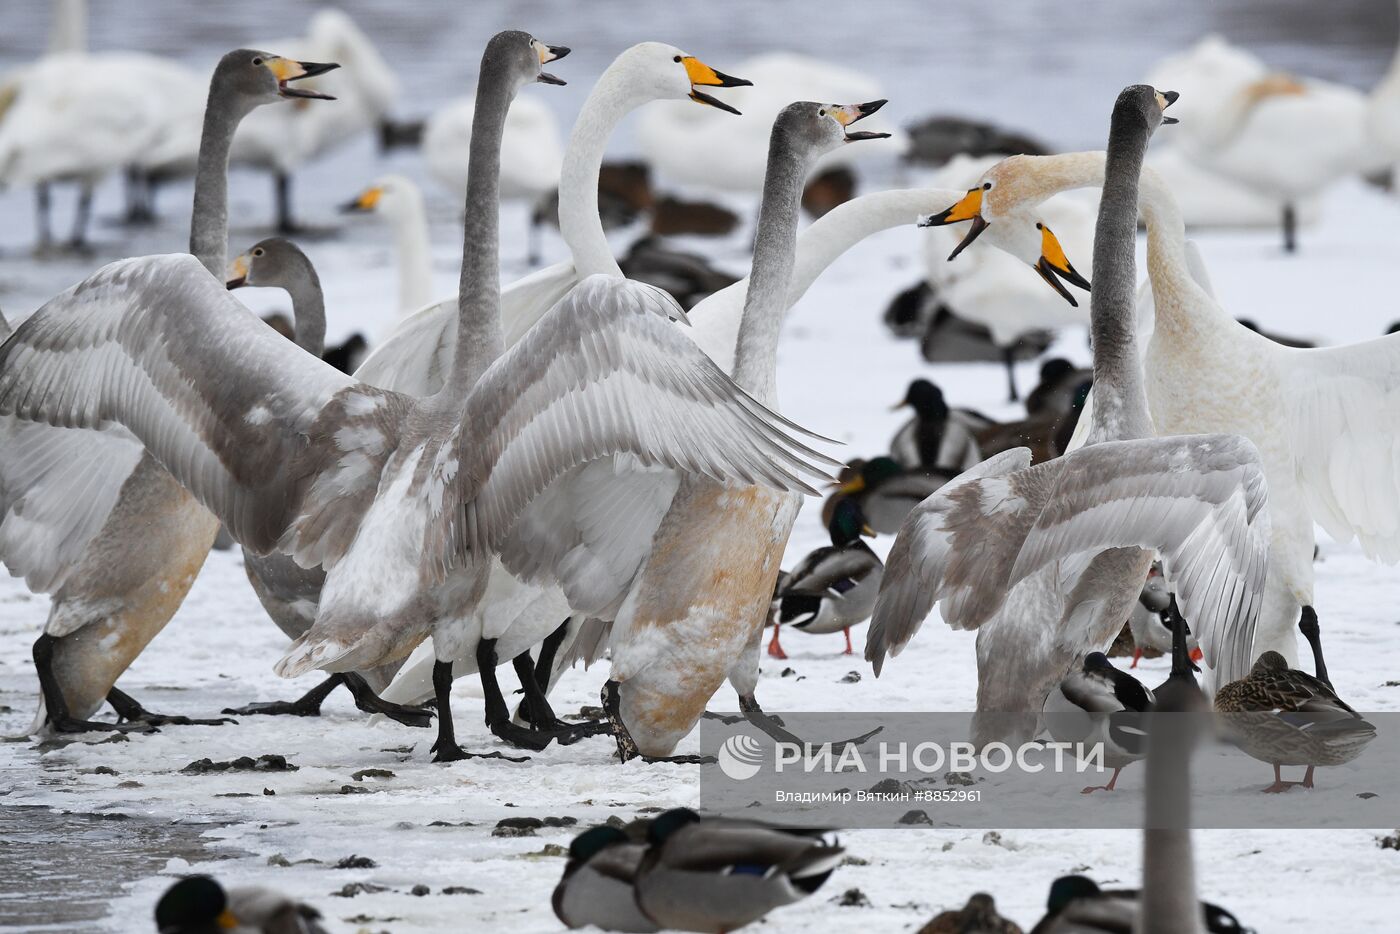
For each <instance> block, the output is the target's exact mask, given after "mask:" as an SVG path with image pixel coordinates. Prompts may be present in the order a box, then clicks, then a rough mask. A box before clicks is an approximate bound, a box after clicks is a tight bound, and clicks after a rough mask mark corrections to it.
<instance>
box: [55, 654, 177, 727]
mask: <svg viewBox="0 0 1400 934" xmlns="http://www.w3.org/2000/svg"><path fill="white" fill-rule="evenodd" d="M57 641H58V639H56V638H55V637H53V636H50V635H42V636H40V637H39V638H37V639H35V640H34V668H35V670H36V671H37V672H38V674H39V692H40V694H41V696H42V697H43V699H44V723H45V724H47V725H48V727H49V728H50V729H52V730H53V731H54V732H55V733H86V732H88V731H90V730H105V731H109V732H115V733H127V732H133V731H134V732H141V733H154V732H156V730H155V728H154V727H152V726H150V725H149V724H145V723H103V722H101V721H100V720H79V719H78V718H77V717H74V716H73V715H72V714H71V713H70V712H69V710H68V701H67V700H65V699H64V697H63V688H62V687H60V686H59V683H58V679H57V678H56V677H54V673H53V647H54V643H56V642H57Z"/></svg>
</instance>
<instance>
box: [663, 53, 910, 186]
mask: <svg viewBox="0 0 1400 934" xmlns="http://www.w3.org/2000/svg"><path fill="white" fill-rule="evenodd" d="M738 70H739V73H740V74H742V75H744V76H745V77H747V78H748V79H749V80H750V81H751V82H752V83H753V86H752V87H749V88H746V89H744V90H741V91H737V92H735V93H734V94H733V95H732V97H731V98H730V99H731V100H732V102H733V104H734V106H735V107H736V108H737V109H738V110H740V111H741V112H742V114H743V116H742V117H741V118H740V119H739V121H738V124H739V125H738V128H737V129H736V128H735V126H734V121H732V120H729V119H728V118H724V117H720V115H719V114H713V113H709V112H707V111H697V110H695V109H694V108H686V107H681V106H678V105H670V106H664V107H653V108H651V109H650V110H649V111H647V112H646V113H645V114H643V115H642V116H641V118H640V119H639V120H638V122H637V142H638V144H639V145H640V146H641V149H642V153H643V155H644V156H645V158H646V160H647V161H648V162H649V163H651V165H652V166H653V168H655V169H656V171H657V173H658V174H660V175H661V176H662V177H663V178H665V179H669V180H671V181H672V182H680V183H685V184H687V185H696V186H700V187H704V188H720V189H725V190H731V191H744V192H753V193H757V192H758V191H759V189H761V188H762V187H763V171H764V167H765V165H766V164H767V161H768V137H769V133H770V130H771V128H772V126H773V120H774V119H776V117H777V116H778V111H779V110H781V109H782V108H783V107H786V106H787V105H788V103H789V102H791V101H794V100H802V99H806V100H819V101H867V100H875V99H877V98H882V97H884V96H885V95H884V94H883V93H882V91H881V88H880V85H879V83H878V82H877V81H875V80H874V79H873V78H871V77H869V76H868V75H864V74H861V73H860V72H858V71H855V70H853V69H851V68H848V67H845V66H843V65H838V64H835V63H833V62H827V61H821V60H819V59H815V58H811V57H809V56H805V55H798V54H795V53H791V52H770V53H766V54H764V55H758V56H755V57H754V58H751V59H749V60H748V61H746V62H744V63H742V64H741V65H740V66H739V69H738ZM885 123H887V121H884V122H882V121H880V120H878V119H877V120H876V121H875V122H874V123H873V124H872V129H875V130H882V131H886V132H889V133H890V134H891V138H890V139H889V140H888V141H887V142H882V143H875V144H871V145H870V146H866V147H859V146H858V147H854V148H855V149H861V148H864V149H865V150H866V151H865V152H846V151H845V149H838V150H836V151H835V152H832V153H828V154H827V155H826V156H824V157H823V159H822V161H821V162H819V163H818V165H819V166H820V167H822V168H829V167H831V166H833V165H848V164H851V163H852V162H854V161H856V160H860V159H868V158H879V157H881V156H884V157H885V158H887V159H893V158H894V157H896V156H898V155H899V154H900V153H901V152H903V147H904V146H905V145H906V144H907V139H906V137H905V135H904V134H903V132H902V131H898V130H896V129H895V128H894V127H892V126H888V125H884V124H885Z"/></svg>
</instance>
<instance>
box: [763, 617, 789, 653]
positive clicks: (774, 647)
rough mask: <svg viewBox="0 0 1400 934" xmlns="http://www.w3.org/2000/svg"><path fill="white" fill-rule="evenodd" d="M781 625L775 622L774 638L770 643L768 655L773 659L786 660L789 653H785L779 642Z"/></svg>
mask: <svg viewBox="0 0 1400 934" xmlns="http://www.w3.org/2000/svg"><path fill="white" fill-rule="evenodd" d="M778 628H779V623H778V622H777V621H776V620H774V622H773V638H772V639H771V640H770V641H769V642H768V654H769V656H771V657H772V658H780V659H786V658H787V653H786V652H784V651H783V647H782V645H781V644H780V643H779V642H778Z"/></svg>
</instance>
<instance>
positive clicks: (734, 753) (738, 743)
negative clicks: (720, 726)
mask: <svg viewBox="0 0 1400 934" xmlns="http://www.w3.org/2000/svg"><path fill="white" fill-rule="evenodd" d="M762 763H763V746H762V744H761V743H759V741H758V740H756V739H754V738H753V737H752V736H749V735H748V734H746V733H737V734H735V735H734V736H731V737H729V738H728V739H726V740H725V741H724V743H723V744H721V745H720V747H719V770H720V771H721V772H723V773H724V774H725V775H726V776H728V777H729V778H732V779H734V781H736V782H742V781H747V780H748V779H750V778H753V777H754V776H755V775H757V774H758V770H759V768H760V767H761V766H762Z"/></svg>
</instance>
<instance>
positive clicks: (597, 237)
mask: <svg viewBox="0 0 1400 934" xmlns="http://www.w3.org/2000/svg"><path fill="white" fill-rule="evenodd" d="M740 83H745V82H743V81H742V79H738V78H731V77H730V76H728V75H725V74H722V73H721V72H717V71H715V70H714V69H713V68H711V67H710V66H708V65H706V64H704V63H703V62H701V61H700V60H699V59H697V58H695V57H694V56H691V55H687V54H686V53H685V52H682V51H681V50H680V49H678V48H676V47H674V46H670V45H666V44H664V43H660V42H642V43H639V44H637V45H634V46H632V47H631V48H629V49H627V50H626V51H624V52H623V53H622V54H621V55H619V56H618V57H617V58H616V59H614V60H613V63H612V64H611V65H609V66H608V68H607V70H606V71H604V72H603V74H602V75H601V76H600V77H599V78H598V82H597V84H595V85H594V86H593V90H592V91H591V92H589V95H588V99H587V100H586V101H584V104H583V108H582V109H581V110H580V111H579V115H578V120H577V121H576V122H575V123H574V129H573V132H572V133H570V135H569V145H568V150H567V154H566V158H565V160H564V170H563V173H562V175H561V177H560V182H559V231H560V233H561V234H562V235H563V237H564V242H565V243H566V244H567V245H568V247H569V252H570V254H571V255H572V262H567V263H556V264H555V265H553V266H548V267H546V268H544V269H541V270H539V271H537V272H534V273H532V274H530V275H528V276H526V277H525V278H523V279H520V280H518V281H516V282H513V283H511V284H510V285H509V286H507V287H506V288H505V289H504V290H503V291H502V293H501V321H502V326H503V327H504V329H505V339H506V346H508V347H509V346H511V345H512V344H513V343H514V342H515V341H517V340H518V339H519V338H520V336H521V335H523V334H524V333H525V332H526V331H528V330H529V329H530V327H531V325H533V324H534V323H535V321H537V320H538V319H539V317H540V316H541V315H542V314H544V312H545V311H547V310H548V309H549V308H550V307H551V306H553V304H554V303H555V302H557V301H558V300H559V299H560V298H561V297H562V296H563V295H564V294H565V293H566V292H567V291H568V290H569V289H571V288H572V287H573V286H574V285H575V284H577V283H578V282H580V281H581V280H582V279H583V278H585V277H587V276H590V275H599V274H601V275H609V276H618V277H620V276H621V275H622V270H621V269H620V268H618V265H617V261H616V260H615V259H614V258H613V255H612V249H611V247H609V245H608V238H607V236H606V235H605V234H604V233H603V222H602V219H601V218H600V217H599V215H598V172H599V169H600V168H601V166H602V163H603V154H604V152H605V151H606V149H607V145H608V138H609V137H610V136H611V135H612V132H613V130H614V128H616V126H617V125H618V124H619V123H620V122H622V119H623V118H624V117H626V116H627V114H628V113H630V112H631V111H633V110H635V109H636V108H638V107H641V106H642V105H643V104H647V103H650V102H652V101H657V100H686V99H690V100H693V101H696V102H698V103H701V104H707V105H709V106H713V107H719V108H721V109H725V110H731V109H732V108H729V107H728V105H726V104H723V103H721V102H719V101H718V100H716V99H715V98H713V97H711V96H710V95H709V94H707V93H705V91H703V90H701V89H702V88H712V87H734V86H736V85H737V84H740ZM456 328H457V299H456V297H455V296H454V297H453V298H450V299H445V300H443V301H440V302H437V303H436V304H434V305H431V306H429V307H427V308H424V309H422V310H421V311H419V312H417V313H416V314H414V315H412V316H411V317H409V318H407V319H405V320H404V321H403V322H402V323H401V324H399V326H398V327H397V328H395V330H394V333H393V334H391V335H390V336H389V338H388V339H387V340H385V341H384V342H383V343H382V344H380V345H379V346H378V347H376V348H375V350H374V352H373V353H372V354H370V356H369V358H368V359H366V360H365V362H364V363H363V364H362V365H361V366H360V368H359V370H357V371H356V373H355V375H356V378H358V379H362V380H364V381H366V382H369V383H373V384H375V385H376V386H384V387H386V388H390V389H397V390H399V391H401V392H408V393H415V394H422V395H425V394H427V393H431V392H435V391H436V390H437V387H438V386H440V385H441V384H442V380H443V378H444V375H445V374H446V373H447V372H448V371H449V370H450V369H451V368H452V353H453V348H454V347H455V346H456V333H457V332H456Z"/></svg>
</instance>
